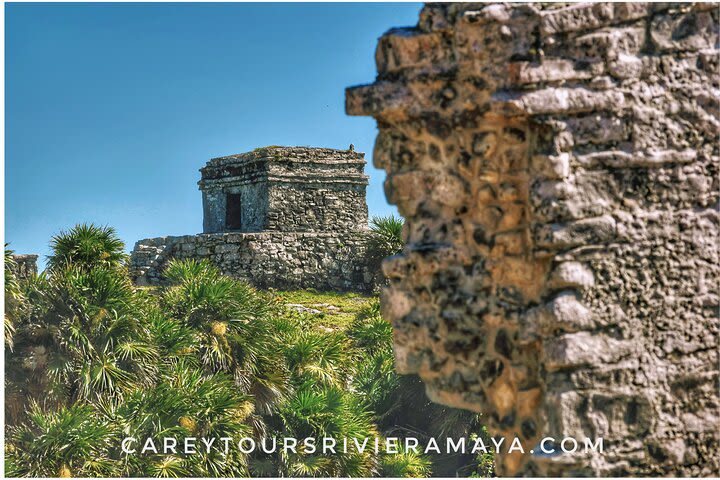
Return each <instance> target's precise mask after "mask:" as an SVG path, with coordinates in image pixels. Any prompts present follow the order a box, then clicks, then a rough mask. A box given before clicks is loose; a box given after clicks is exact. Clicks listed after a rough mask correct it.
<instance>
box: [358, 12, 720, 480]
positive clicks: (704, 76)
mask: <svg viewBox="0 0 720 480" xmlns="http://www.w3.org/2000/svg"><path fill="white" fill-rule="evenodd" d="M718 59H719V55H718V9H717V6H716V5H711V4H696V5H690V4H646V3H633V4H624V3H612V4H606V3H583V4H576V5H572V6H562V5H558V6H554V5H552V4H549V5H533V4H506V5H498V4H495V5H490V4H485V5H478V4H429V5H427V6H426V7H425V8H424V9H423V11H422V12H421V14H420V20H419V22H418V25H417V26H416V27H413V28H402V29H394V30H391V31H389V32H388V33H386V34H385V35H384V36H383V37H382V38H381V39H380V41H379V45H378V48H377V55H376V60H377V68H378V77H377V80H376V81H375V83H374V84H372V85H366V86H358V87H354V88H351V89H348V92H347V105H346V107H347V111H348V113H349V114H352V115H371V116H373V117H375V118H376V119H377V122H378V128H379V134H378V137H377V141H376V145H375V152H374V163H375V165H376V166H377V167H378V168H383V169H385V170H386V171H387V174H388V176H387V180H386V185H385V187H386V194H387V197H388V199H389V201H390V202H392V203H394V204H396V205H397V206H398V208H399V211H400V213H401V214H402V215H403V216H404V217H405V218H406V220H407V223H406V230H405V237H406V248H405V252H404V254H403V255H401V256H399V257H395V258H393V259H391V260H388V261H386V263H385V265H384V269H385V272H386V274H387V276H388V277H389V279H390V282H391V286H390V287H389V288H388V289H387V290H386V291H385V292H384V294H383V310H384V314H385V315H386V316H387V317H388V318H389V319H391V320H392V322H393V325H394V327H395V342H396V347H395V349H396V357H397V365H398V369H399V370H400V371H401V372H402V373H418V374H419V375H420V376H421V377H422V378H423V380H424V381H425V382H426V385H427V389H428V393H429V394H430V395H431V397H432V398H434V399H435V400H436V401H439V402H441V403H445V404H448V405H451V406H455V407H462V408H466V409H470V410H473V411H478V412H483V413H484V414H485V418H486V421H487V422H488V426H489V427H490V430H491V432H492V433H493V434H495V435H503V436H505V437H507V438H508V443H509V439H511V438H512V437H519V438H520V439H521V440H522V442H523V446H524V447H525V451H526V452H529V450H530V449H533V448H534V449H535V451H534V453H533V454H530V453H525V454H521V453H512V454H502V455H500V456H499V457H498V459H497V463H498V472H499V473H500V474H504V475H509V474H526V475H588V474H589V475H684V476H696V475H709V474H713V473H714V474H718V471H719V470H720V463H719V460H718V458H720V456H718V455H717V452H718V450H719V448H720V446H719V445H718V443H719V437H720V435H719V433H718V428H719V422H720V415H719V412H718V408H719V407H718V403H719V402H718V303H719V302H718V282H719V280H720V274H719V273H720V267H719V263H718V249H717V245H718V223H719V217H718V164H719V161H718V158H719V153H720V152H719V151H718V141H717V140H718V133H719V131H720V130H719V125H720V123H719V122H720V113H719V109H718V99H719V97H720V95H719V92H720V90H719V88H720V85H719V79H718ZM544 437H554V438H556V439H557V440H558V441H559V440H560V439H562V438H564V437H573V438H575V439H577V440H578V441H580V442H582V440H583V439H584V438H586V437H587V438H591V439H597V438H603V439H604V452H603V453H599V452H594V453H593V452H591V453H586V454H583V453H574V454H560V452H559V449H558V454H556V455H541V454H539V452H538V451H537V443H538V441H539V440H540V439H542V438H544Z"/></svg>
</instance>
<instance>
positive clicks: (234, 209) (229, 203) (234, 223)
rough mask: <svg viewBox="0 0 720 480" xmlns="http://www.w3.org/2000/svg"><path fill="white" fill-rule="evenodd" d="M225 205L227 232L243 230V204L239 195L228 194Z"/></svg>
mask: <svg viewBox="0 0 720 480" xmlns="http://www.w3.org/2000/svg"><path fill="white" fill-rule="evenodd" d="M225 200H226V203H225V230H240V229H241V228H242V202H241V201H240V194H239V193H228V194H227V197H226V199H225Z"/></svg>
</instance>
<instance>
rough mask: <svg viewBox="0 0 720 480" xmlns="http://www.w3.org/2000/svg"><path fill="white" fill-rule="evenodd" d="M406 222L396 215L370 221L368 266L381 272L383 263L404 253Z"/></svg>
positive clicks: (374, 218)
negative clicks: (403, 233)
mask: <svg viewBox="0 0 720 480" xmlns="http://www.w3.org/2000/svg"><path fill="white" fill-rule="evenodd" d="M403 225H404V222H403V220H402V218H398V217H396V216H394V215H389V216H387V217H373V218H372V220H371V221H370V233H369V234H368V238H367V245H366V250H365V255H366V259H367V262H368V266H369V267H370V268H371V269H373V270H374V271H378V272H379V271H380V264H381V263H382V261H383V260H384V259H385V258H387V257H390V256H393V255H397V254H399V253H401V252H402V251H403V248H404V246H405V243H404V242H403V238H402V230H403Z"/></svg>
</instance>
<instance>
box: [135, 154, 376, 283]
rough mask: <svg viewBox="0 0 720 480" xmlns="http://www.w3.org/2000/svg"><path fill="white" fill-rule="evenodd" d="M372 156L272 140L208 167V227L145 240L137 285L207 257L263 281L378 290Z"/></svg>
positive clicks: (203, 182) (138, 256) (230, 271)
mask: <svg viewBox="0 0 720 480" xmlns="http://www.w3.org/2000/svg"><path fill="white" fill-rule="evenodd" d="M364 167H365V160H364V154H363V153H359V152H355V151H354V150H353V149H352V148H350V149H349V150H334V149H329V148H307V147H266V148H259V149H256V150H253V151H252V152H248V153H243V154H239V155H231V156H228V157H220V158H214V159H212V160H210V161H209V162H208V163H207V165H206V166H205V167H203V168H202V169H200V172H201V174H202V176H201V179H200V181H199V182H198V184H199V186H200V190H201V191H202V195H203V215H204V220H203V232H204V233H203V234H200V235H188V236H181V237H160V238H151V239H145V240H140V241H138V242H137V243H136V244H135V248H134V249H133V252H132V254H131V258H130V272H131V275H132V277H133V279H134V280H135V282H136V283H139V284H150V285H156V284H159V283H161V282H162V271H163V269H164V268H165V266H166V264H167V262H168V261H169V260H170V259H172V258H180V259H184V258H196V259H203V258H207V259H209V260H210V261H212V262H213V263H215V264H216V265H217V266H218V267H219V268H220V269H221V271H222V272H223V273H224V274H226V275H230V276H233V277H237V278H242V279H245V280H247V281H249V282H250V283H252V284H253V285H256V286H258V287H264V288H266V287H275V288H281V289H292V288H310V287H312V288H317V289H320V290H358V291H367V290H370V289H371V288H372V281H373V278H372V277H373V273H372V272H370V271H368V270H367V268H366V267H365V265H364V261H363V256H364V255H363V252H364V248H365V232H366V231H367V223H368V213H367V204H366V202H365V190H366V187H367V184H368V177H367V176H366V175H365V174H364V173H363V169H364Z"/></svg>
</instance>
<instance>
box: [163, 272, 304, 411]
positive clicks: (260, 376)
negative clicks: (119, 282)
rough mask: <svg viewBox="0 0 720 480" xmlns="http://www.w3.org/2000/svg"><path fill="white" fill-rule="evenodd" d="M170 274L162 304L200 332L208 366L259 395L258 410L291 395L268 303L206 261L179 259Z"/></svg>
mask: <svg viewBox="0 0 720 480" xmlns="http://www.w3.org/2000/svg"><path fill="white" fill-rule="evenodd" d="M166 275H167V278H169V279H171V280H172V282H173V284H172V285H171V286H170V287H168V288H167V289H165V291H164V292H163V294H162V306H163V307H164V310H165V311H167V312H168V313H169V314H170V316H171V317H172V318H174V319H177V320H178V321H179V322H180V323H181V324H182V325H184V326H186V327H188V328H190V329H192V331H193V332H195V339H196V342H197V343H196V346H195V349H196V351H197V354H198V356H199V358H200V361H201V363H202V364H203V365H204V367H205V369H206V370H207V371H208V372H220V371H224V372H228V373H230V374H232V375H233V377H234V378H235V381H236V384H237V385H238V386H239V387H240V388H241V390H242V391H243V392H245V393H250V394H252V395H253V396H254V397H255V400H256V406H257V409H258V413H266V412H269V411H270V410H272V408H273V407H274V406H275V405H277V404H278V403H280V402H281V401H282V400H283V399H284V398H286V397H287V395H288V393H289V388H290V384H289V378H288V372H287V368H286V366H285V364H284V362H283V361H282V355H281V354H280V353H281V352H280V348H281V346H280V344H279V342H278V338H277V337H276V336H275V334H274V332H273V330H272V328H271V327H272V323H271V320H270V318H269V312H270V309H269V306H268V304H267V302H266V301H265V300H264V299H263V298H262V297H261V296H260V295H258V294H257V292H256V291H255V290H254V289H252V288H251V287H250V286H248V285H247V284H245V283H243V282H240V281H238V280H235V279H232V278H229V277H224V276H221V275H220V272H219V271H218V270H217V268H216V267H214V266H213V265H212V264H210V263H208V262H206V261H203V262H195V261H192V260H191V261H173V262H171V263H170V265H169V266H168V269H167V273H166Z"/></svg>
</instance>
